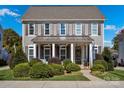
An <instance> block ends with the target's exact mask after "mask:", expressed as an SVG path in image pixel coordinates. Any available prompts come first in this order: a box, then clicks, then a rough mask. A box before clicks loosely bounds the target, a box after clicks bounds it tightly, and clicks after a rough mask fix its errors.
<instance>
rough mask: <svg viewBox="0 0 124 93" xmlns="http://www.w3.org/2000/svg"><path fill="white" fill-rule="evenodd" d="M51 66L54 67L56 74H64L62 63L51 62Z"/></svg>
mask: <svg viewBox="0 0 124 93" xmlns="http://www.w3.org/2000/svg"><path fill="white" fill-rule="evenodd" d="M50 66H51V67H52V68H53V74H54V75H63V74H64V68H63V66H62V65H59V64H50Z"/></svg>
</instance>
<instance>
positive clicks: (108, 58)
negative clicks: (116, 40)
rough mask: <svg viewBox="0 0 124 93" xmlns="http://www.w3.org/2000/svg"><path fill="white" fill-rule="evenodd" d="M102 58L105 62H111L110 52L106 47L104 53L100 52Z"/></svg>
mask: <svg viewBox="0 0 124 93" xmlns="http://www.w3.org/2000/svg"><path fill="white" fill-rule="evenodd" d="M102 56H103V58H104V60H105V61H106V62H111V60H112V56H111V52H110V50H109V49H108V48H107V47H105V48H104V51H103V52H102Z"/></svg>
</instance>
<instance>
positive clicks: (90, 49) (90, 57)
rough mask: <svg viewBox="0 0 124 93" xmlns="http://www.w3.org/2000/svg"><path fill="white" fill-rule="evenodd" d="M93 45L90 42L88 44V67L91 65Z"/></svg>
mask: <svg viewBox="0 0 124 93" xmlns="http://www.w3.org/2000/svg"><path fill="white" fill-rule="evenodd" d="M92 48H93V45H92V44H89V64H90V67H92V66H93V49H92Z"/></svg>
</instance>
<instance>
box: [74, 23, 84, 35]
mask: <svg viewBox="0 0 124 93" xmlns="http://www.w3.org/2000/svg"><path fill="white" fill-rule="evenodd" d="M77 24H80V25H81V28H80V29H81V34H77V31H76V29H77ZM82 27H83V25H82V24H81V23H76V24H75V35H78V36H81V35H82Z"/></svg>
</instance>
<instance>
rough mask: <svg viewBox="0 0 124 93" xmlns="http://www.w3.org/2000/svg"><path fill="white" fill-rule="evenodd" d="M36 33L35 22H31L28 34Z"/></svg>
mask: <svg viewBox="0 0 124 93" xmlns="http://www.w3.org/2000/svg"><path fill="white" fill-rule="evenodd" d="M34 33H35V25H34V24H29V31H28V35H34Z"/></svg>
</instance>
